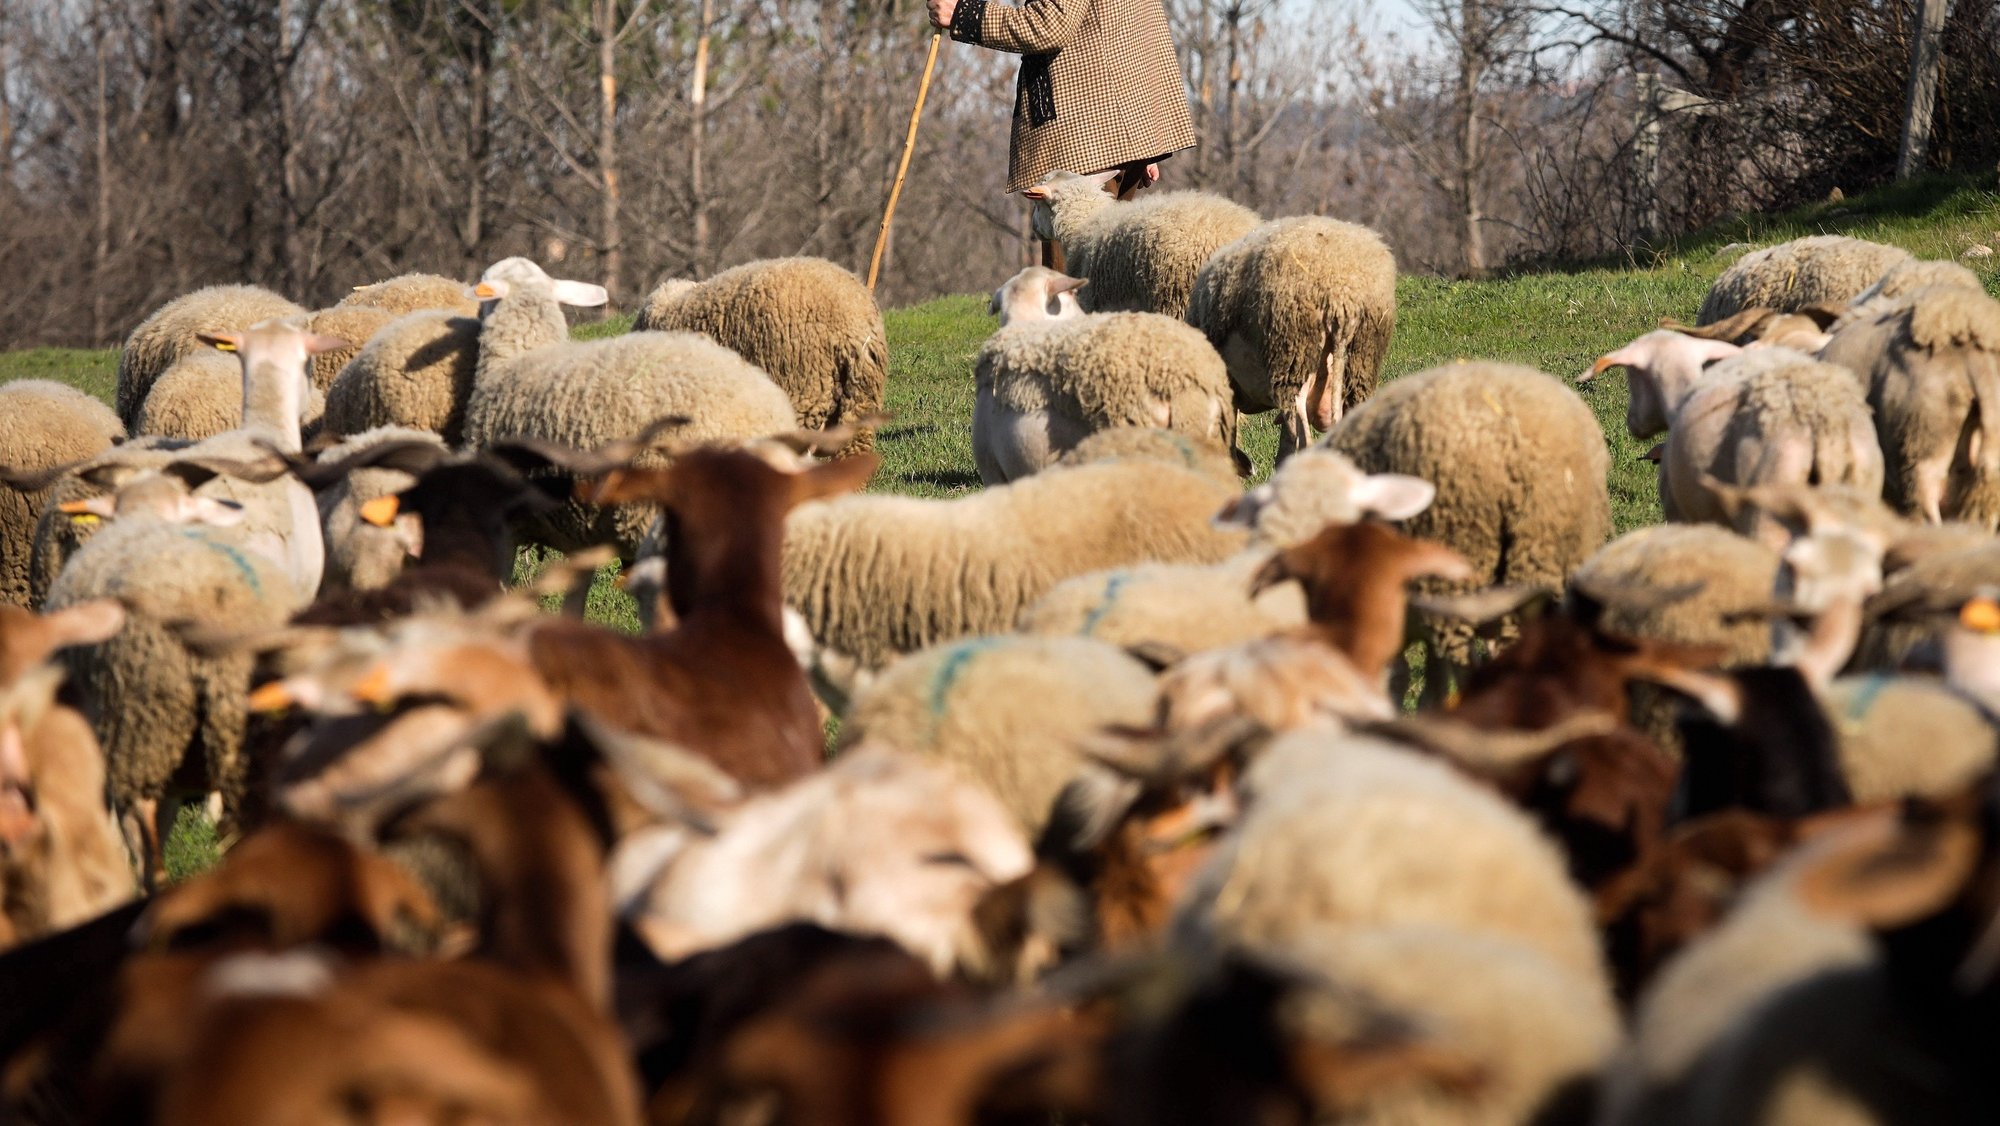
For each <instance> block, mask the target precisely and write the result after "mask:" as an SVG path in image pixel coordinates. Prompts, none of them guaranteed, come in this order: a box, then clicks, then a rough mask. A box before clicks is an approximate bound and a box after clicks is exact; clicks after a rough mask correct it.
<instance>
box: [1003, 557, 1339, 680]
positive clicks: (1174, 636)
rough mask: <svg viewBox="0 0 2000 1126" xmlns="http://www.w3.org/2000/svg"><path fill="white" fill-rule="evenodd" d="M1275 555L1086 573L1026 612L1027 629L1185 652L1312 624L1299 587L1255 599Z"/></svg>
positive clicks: (1286, 587) (1281, 588)
mask: <svg viewBox="0 0 2000 1126" xmlns="http://www.w3.org/2000/svg"><path fill="white" fill-rule="evenodd" d="M1270 558H1271V553H1270V552H1269V551H1261V550H1260V551H1246V552H1241V553H1238V554H1237V555H1234V556H1231V557H1230V558H1228V559H1226V560H1224V561H1222V562H1221V563H1217V564H1215V565H1214V566H1212V567H1199V566H1194V565H1191V564H1185V563H1144V564H1141V565H1139V566H1137V567H1124V568H1120V569H1118V570H1115V571H1098V572H1095V573H1092V574H1088V575H1079V576H1077V577H1076V578H1073V579H1065V580H1063V581H1062V582H1060V583H1057V584H1056V585H1055V586H1054V587H1053V588H1051V589H1050V591H1049V592H1048V593H1047V594H1045V595H1043V596H1042V597H1040V598H1038V599H1036V600H1035V602H1034V603H1033V604H1032V605H1030V606H1029V607H1028V608H1027V609H1026V610H1024V611H1022V612H1021V621H1020V623H1019V628H1020V630H1021V632H1023V633H1032V634H1040V635H1042V636H1047V637H1059V636H1074V637H1088V638H1092V639H1094V640H1097V641H1103V642H1109V643H1110V644H1112V645H1117V646H1121V647H1124V646H1139V645H1149V646H1164V647H1165V648H1166V649H1168V650H1170V651H1172V652H1175V653H1181V654H1193V653H1202V652H1206V651H1208V650H1211V649H1222V648H1225V647H1227V646H1231V645H1241V644H1244V643H1245V642H1250V641H1255V640H1257V639H1258V638H1261V637H1269V636H1271V635H1272V634H1274V633H1278V632H1281V631H1283V630H1286V629H1290V628H1293V627H1296V626H1301V625H1304V624H1305V621H1306V603H1305V595H1304V594H1303V593H1302V592H1301V591H1300V589H1299V587H1298V584H1296V583H1281V584H1279V585H1277V586H1274V587H1272V588H1271V589H1269V590H1266V591H1265V592H1264V593H1263V594H1261V595H1259V596H1257V597H1256V598H1255V599H1252V598H1251V597H1250V583H1251V580H1252V579H1254V578H1255V577H1256V575H1257V572H1258V571H1259V570H1261V569H1262V568H1263V566H1264V564H1265V563H1267V562H1269V561H1270Z"/></svg>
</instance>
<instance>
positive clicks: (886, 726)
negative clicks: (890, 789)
mask: <svg viewBox="0 0 2000 1126" xmlns="http://www.w3.org/2000/svg"><path fill="white" fill-rule="evenodd" d="M1154 695H1155V691H1154V685H1153V674H1152V672H1151V671H1150V670H1148V669H1147V668H1146V666H1145V665H1143V664H1140V663H1139V662H1138V661H1136V660H1134V659H1132V658H1131V657H1129V656H1126V655H1125V653H1124V652H1122V651H1121V650H1118V649H1114V648H1112V647H1111V646H1109V645H1104V644H1101V643H1098V642H1094V641H1086V640H1082V639H1080V638H1045V637H980V638H973V639H971V640H966V641H959V642H954V643H952V644H950V645H943V646H939V647H937V648H934V649H926V650H924V651H923V652H921V653H914V654H911V655H910V656H908V657H904V658H902V659H901V660H899V661H897V662H895V663H894V664H892V665H890V666H889V667H888V668H886V669H884V670H883V671H882V674H881V675H880V676H878V677H876V678H875V679H874V680H873V681H872V682H871V683H870V684H869V686H868V687H867V689H866V690H864V691H863V692H862V693H861V694H860V695H859V696H857V697H856V698H855V701H854V706H853V707H852V708H851V709H850V710H849V711H848V713H847V715H845V716H844V717H842V719H841V727H840V741H841V745H842V746H843V747H849V746H854V745H857V744H859V743H860V742H862V741H863V740H866V741H868V742H871V743H875V744H879V745H882V746H888V747H893V748H895V749H897V750H901V751H907V752H910V753H912V754H916V755H921V756H924V757H927V758H931V759H936V760H939V761H942V762H946V763H949V764H950V765H951V766H953V767H954V768H955V769H957V770H958V771H960V772H961V773H963V774H965V775H966V776H967V777H969V778H971V779H973V780H974V781H976V782H978V783H979V784H980V785H982V786H984V787H986V789H987V790H988V791H989V792H991V793H992V794H993V796H994V797H996V798H998V799H1000V803H1001V804H1002V805H1004V806H1006V807H1007V810H1008V812H1010V813H1012V814H1013V815H1014V816H1015V817H1016V818H1017V819H1018V820H1019V821H1020V822H1021V824H1022V826H1023V827H1024V828H1025V829H1026V830H1027V833H1028V835H1029V837H1030V838H1032V837H1034V836H1035V835H1036V834H1037V833H1039V832H1040V831H1041V828H1042V825H1043V824H1044V823H1045V822H1046V821H1047V820H1048V816H1049V810H1050V807H1051V805H1052V804H1053V803H1054V801H1055V798H1056V794H1057V793H1059V792H1060V791H1061V790H1062V788H1063V786H1064V785H1065V784H1066V783H1068V781H1069V780H1070V778H1071V777H1073V776H1074V775H1075V774H1076V772H1077V770H1078V769H1079V768H1080V767H1081V766H1082V765H1083V763H1084V761H1085V760H1084V758H1083V755H1082V753H1081V751H1082V749H1083V747H1084V746H1085V745H1086V744H1087V742H1088V740H1089V739H1090V738H1091V737H1092V736H1094V735H1096V734H1098V733H1099V732H1100V731H1102V730H1103V729H1104V728H1106V727H1110V726H1117V725H1128V726H1143V725H1144V724H1146V723H1147V722H1148V721H1149V720H1151V718H1152V714H1153V699H1154Z"/></svg>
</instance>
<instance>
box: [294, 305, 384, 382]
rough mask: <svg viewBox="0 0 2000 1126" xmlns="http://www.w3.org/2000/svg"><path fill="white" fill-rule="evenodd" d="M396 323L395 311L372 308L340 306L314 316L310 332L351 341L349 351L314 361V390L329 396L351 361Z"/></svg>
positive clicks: (333, 353) (323, 353) (316, 358)
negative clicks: (372, 339)
mask: <svg viewBox="0 0 2000 1126" xmlns="http://www.w3.org/2000/svg"><path fill="white" fill-rule="evenodd" d="M395 319H396V313H395V312H394V311H392V310H389V309H378V308H375V307H374V306H372V305H336V306H334V307H333V308H331V309H321V310H320V311H318V312H316V313H314V314H313V315H312V319H311V320H310V321H308V322H307V327H308V328H310V329H311V330H312V331H314V332H316V333H319V334H320V335H322V336H330V337H333V338H334V339H336V340H345V341H347V347H345V348H336V349H334V350H332V351H330V352H322V353H320V354H318V355H316V356H314V357H313V358H312V364H311V367H310V369H309V370H310V372H311V375H312V385H313V388H314V390H317V391H318V392H319V393H320V394H322V395H324V394H326V392H327V389H328V388H330V387H332V386H333V381H334V377H336V376H338V375H339V374H340V369H341V368H344V367H346V366H347V361H349V360H351V359H353V358H354V357H355V356H357V355H359V354H360V353H361V349H362V347H363V346H364V345H366V344H367V343H368V340H369V338H370V337H372V336H374V335H375V334H376V333H377V332H380V331H382V327H383V326H384V325H387V324H388V323H389V322H390V321H393V320H395Z"/></svg>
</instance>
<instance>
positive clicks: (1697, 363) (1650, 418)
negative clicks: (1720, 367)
mask: <svg viewBox="0 0 2000 1126" xmlns="http://www.w3.org/2000/svg"><path fill="white" fill-rule="evenodd" d="M1742 350H1743V349H1741V348H1739V347H1737V346H1736V345H1734V344H1731V343H1729V342H1728V341H1726V340H1704V339H1702V338H1700V337H1695V336H1689V335H1687V334H1685V333H1679V332H1671V331H1668V330H1666V329H1661V330H1659V331H1657V332H1649V333H1647V334H1646V335H1644V336H1642V337H1640V338H1639V339H1637V340H1634V341H1633V342H1632V343H1630V344H1627V345H1626V346H1625V347H1623V348H1620V349H1618V350H1617V351H1615V352H1611V353H1607V354H1606V355H1603V356H1600V357H1598V359H1597V362H1596V363H1595V364H1592V365H1591V368H1590V372H1589V373H1588V374H1587V375H1584V376H1582V377H1580V378H1579V379H1578V381H1577V382H1579V383H1588V382H1590V381H1591V380H1593V379H1595V378H1597V377H1598V376H1600V375H1602V374H1604V373H1605V372H1606V371H1609V370H1610V369H1612V368H1615V367H1622V368H1624V369H1625V371H1626V379H1627V380H1628V382H1629V385H1630V387H1631V400H1630V401H1629V402H1628V403H1627V404H1626V407H1625V429H1626V430H1627V431H1629V432H1630V433H1631V435H1632V436H1633V437H1634V438H1650V437H1652V436H1653V435H1655V434H1661V433H1664V432H1665V431H1666V429H1667V424H1668V420H1669V419H1671V418H1672V417H1673V413H1674V410H1675V409H1676V408H1678V407H1679V406H1680V402H1681V400H1682V399H1684V398H1686V397H1687V394H1688V392H1689V391H1691V390H1693V389H1694V385H1695V383H1696V381H1697V380H1699V379H1700V378H1701V372H1702V368H1703V367H1705V366H1707V365H1708V364H1710V363H1713V362H1715V361H1716V360H1721V359H1726V358H1728V357H1730V356H1734V355H1736V354H1737V353H1738V352H1741V351H1742Z"/></svg>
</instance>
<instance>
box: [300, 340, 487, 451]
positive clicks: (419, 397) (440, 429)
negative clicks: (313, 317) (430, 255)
mask: <svg viewBox="0 0 2000 1126" xmlns="http://www.w3.org/2000/svg"><path fill="white" fill-rule="evenodd" d="M478 365H479V321H478V320H477V319H475V318H473V317H466V316H461V315H459V314H458V313H456V312H453V311H448V310H438V309H431V310H420V311H418V312H414V313H409V314H406V315H404V316H401V317H398V318H396V319H395V320H393V321H390V322H389V323H388V324H386V325H384V326H382V327H381V328H379V329H377V330H376V331H375V334H374V335H373V336H371V337H369V338H368V342H367V343H366V344H364V345H363V346H362V348H361V350H360V351H359V352H356V353H355V354H354V358H353V359H351V360H349V361H348V362H347V364H346V365H345V366H344V367H342V368H341V369H340V373H339V374H338V375H336V376H334V379H333V383H332V384H331V385H330V386H328V387H327V389H326V414H325V415H324V425H325V429H326V431H327V432H328V433H330V434H335V435H340V436H348V435H354V434H360V433H362V432H364V431H367V430H373V429H375V428H376V427H379V426H407V427H411V428H413V429H418V430H429V431H431V432H432V433H435V434H437V435H438V436H439V437H441V438H443V439H444V440H445V442H446V443H447V444H449V445H452V446H458V445H461V444H463V442H464V439H465V405H466V401H467V400H468V399H470V398H471V397H472V382H473V378H474V376H475V375H476V374H477V371H478Z"/></svg>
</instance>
